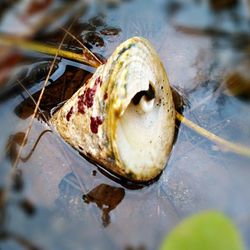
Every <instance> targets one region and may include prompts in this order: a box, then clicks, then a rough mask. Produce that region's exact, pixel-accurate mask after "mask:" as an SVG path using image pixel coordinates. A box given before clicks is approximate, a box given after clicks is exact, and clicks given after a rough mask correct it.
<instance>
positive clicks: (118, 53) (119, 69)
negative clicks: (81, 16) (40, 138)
mask: <svg viewBox="0 0 250 250" xmlns="http://www.w3.org/2000/svg"><path fill="white" fill-rule="evenodd" d="M51 122H52V123H53V124H54V126H55V128H56V129H57V131H58V132H59V134H60V135H61V137H62V138H63V139H64V140H65V141H66V142H68V143H69V144H70V145H72V146H73V147H74V148H76V149H77V150H78V151H80V152H81V153H83V154H84V155H86V156H87V157H89V158H91V159H92V160H94V161H95V162H96V163H98V164H100V165H102V166H104V167H105V168H106V169H108V170H109V171H111V172H113V173H115V174H118V175H119V176H122V177H125V178H127V179H130V180H133V181H149V180H151V179H153V178H155V177H156V176H157V175H159V173H160V172H161V171H162V170H163V169H164V166H165V164H166V162H167V159H168V157H169V154H170V152H171V148H172V144H173V137H174V130H175V109H174V104H173V98H172V93H171V89H170V86H169V82H168V79H167V75H166V72H165V70H164V67H163V65H162V63H161V61H160V59H159V57H158V55H157V53H156V51H155V50H154V49H153V48H152V45H151V44H150V43H149V42H148V41H147V40H145V39H143V38H140V37H134V38H131V39H128V40H127V41H125V42H124V43H122V44H121V45H119V46H118V47H117V48H116V50H115V51H114V53H113V54H112V55H111V57H110V58H109V59H108V61H107V63H106V64H104V65H101V66H100V67H98V68H97V70H96V72H95V74H94V75H93V76H92V78H91V79H89V80H88V82H87V83H86V84H85V85H84V86H82V87H81V88H80V89H79V90H78V91H77V92H76V93H75V94H74V95H73V96H72V97H71V98H70V99H69V100H68V101H67V102H66V103H65V104H64V105H63V106H62V108H61V109H60V110H59V111H58V112H57V113H55V114H54V115H53V117H52V119H51Z"/></svg>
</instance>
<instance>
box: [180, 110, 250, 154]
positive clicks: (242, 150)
mask: <svg viewBox="0 0 250 250" xmlns="http://www.w3.org/2000/svg"><path fill="white" fill-rule="evenodd" d="M176 118H177V119H178V120H179V121H180V122H182V123H183V124H185V125H186V126H187V127H189V128H191V129H192V130H194V131H195V132H196V133H198V134H200V135H202V136H203V137H205V138H207V139H209V140H210V141H212V142H214V143H216V144H218V145H220V146H222V147H224V148H225V149H227V150H228V151H231V152H234V153H236V154H239V155H242V156H246V157H250V148H248V147H246V146H243V145H240V144H236V143H232V142H230V141H227V140H225V139H223V138H221V137H219V136H217V135H215V134H213V133H211V132H209V131H208V130H206V129H204V128H202V127H200V126H198V125H197V124H195V123H193V122H192V121H190V120H188V119H187V118H185V117H184V116H182V115H181V114H180V113H178V112H177V111H176Z"/></svg>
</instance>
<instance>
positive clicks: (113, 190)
mask: <svg viewBox="0 0 250 250" xmlns="http://www.w3.org/2000/svg"><path fill="white" fill-rule="evenodd" d="M124 196H125V190H124V188H119V187H112V186H109V185H107V184H100V185H99V186H97V187H95V188H94V189H92V190H91V191H90V192H89V193H88V194H84V195H83V200H84V202H85V203H87V204H89V203H91V202H93V203H96V205H97V206H98V207H99V208H100V209H101V210H102V223H103V226H104V227H106V226H108V225H109V224H110V215H109V213H110V211H112V210H113V209H115V208H116V207H117V206H118V204H119V203H120V202H121V201H122V200H123V198H124Z"/></svg>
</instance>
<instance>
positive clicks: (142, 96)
mask: <svg viewBox="0 0 250 250" xmlns="http://www.w3.org/2000/svg"><path fill="white" fill-rule="evenodd" d="M154 101H155V90H154V88H153V85H152V84H151V83H150V84H149V88H148V90H143V91H140V92H138V93H137V94H136V95H135V96H134V97H133V98H132V103H133V104H134V105H138V106H139V109H138V111H139V112H144V113H147V112H150V111H152V109H153V107H154Z"/></svg>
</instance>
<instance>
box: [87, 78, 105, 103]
mask: <svg viewBox="0 0 250 250" xmlns="http://www.w3.org/2000/svg"><path fill="white" fill-rule="evenodd" d="M98 85H100V86H101V85H102V80H101V77H100V76H99V77H97V78H96V80H95V84H94V87H93V88H92V89H91V88H88V89H86V90H85V91H84V94H83V96H84V97H83V104H84V105H85V106H87V107H88V108H91V107H92V106H93V103H94V97H95V92H96V89H97V86H98Z"/></svg>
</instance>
